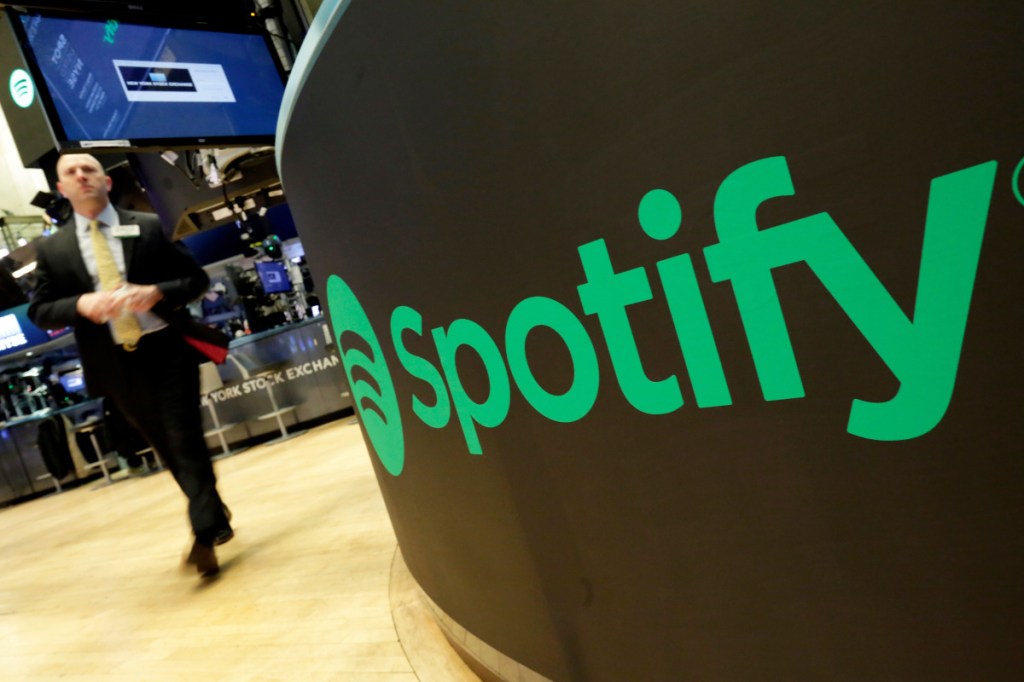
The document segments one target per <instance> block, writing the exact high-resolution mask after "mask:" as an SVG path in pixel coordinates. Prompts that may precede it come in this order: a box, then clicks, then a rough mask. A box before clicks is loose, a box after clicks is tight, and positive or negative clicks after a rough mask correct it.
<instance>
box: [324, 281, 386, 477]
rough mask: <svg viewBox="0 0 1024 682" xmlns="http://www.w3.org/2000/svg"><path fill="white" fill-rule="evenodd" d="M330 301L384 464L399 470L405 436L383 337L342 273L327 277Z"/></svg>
mask: <svg viewBox="0 0 1024 682" xmlns="http://www.w3.org/2000/svg"><path fill="white" fill-rule="evenodd" d="M327 301H328V305H329V306H330V311H331V322H333V324H334V333H335V340H336V341H337V343H338V353H339V355H340V356H341V361H342V364H343V365H344V367H345V374H346V376H347V377H348V383H349V387H350V389H351V391H352V397H353V398H354V399H355V403H356V408H357V409H358V410H359V416H360V417H361V419H362V422H363V426H364V428H365V429H366V433H367V435H368V436H369V437H370V441H371V442H372V443H373V447H374V449H375V450H376V451H377V456H378V457H379V458H380V461H381V463H382V464H383V465H384V468H385V469H387V470H388V473H390V474H392V475H393V476H397V475H398V474H400V473H402V466H403V464H404V463H405V437H404V435H403V433H402V416H401V414H400V413H399V411H398V397H397V396H396V395H395V385H394V383H393V382H392V380H391V372H390V371H388V365H387V362H385V360H384V354H383V352H382V351H381V347H380V342H379V341H378V340H377V335H376V334H375V333H374V331H373V327H371V326H370V320H369V319H367V317H366V312H365V311H364V310H363V306H362V305H361V304H360V303H359V299H357V298H356V297H355V295H354V294H353V293H352V290H351V289H350V288H349V286H348V285H347V284H346V283H345V282H344V281H343V280H342V279H341V278H340V277H336V276H331V277H330V278H329V279H328V280H327Z"/></svg>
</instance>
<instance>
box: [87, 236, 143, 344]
mask: <svg viewBox="0 0 1024 682" xmlns="http://www.w3.org/2000/svg"><path fill="white" fill-rule="evenodd" d="M89 234H90V235H92V255H93V257H94V258H95V259H96V274H97V275H98V276H99V278H100V289H102V290H103V291H114V290H116V289H117V288H118V287H120V286H121V285H122V284H124V278H123V277H121V272H120V271H119V270H118V269H117V262H116V261H115V260H114V254H113V252H112V251H111V250H110V244H108V243H107V238H106V237H105V236H103V232H102V231H101V230H100V223H99V221H98V220H90V221H89ZM110 324H111V326H112V327H113V330H114V342H115V343H119V344H121V345H122V346H124V349H125V350H135V347H136V346H137V345H138V344H139V339H141V338H142V327H140V326H139V319H138V318H137V317H135V314H134V313H131V312H129V311H127V310H126V311H124V312H122V313H121V314H120V315H118V316H117V317H115V318H114V319H113V320H111V321H110Z"/></svg>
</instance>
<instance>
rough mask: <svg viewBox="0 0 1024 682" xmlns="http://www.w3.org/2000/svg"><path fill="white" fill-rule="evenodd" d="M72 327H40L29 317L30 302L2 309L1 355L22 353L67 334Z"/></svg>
mask: <svg viewBox="0 0 1024 682" xmlns="http://www.w3.org/2000/svg"><path fill="white" fill-rule="evenodd" d="M70 331H71V328H70V327H65V328H64V329H58V330H49V329H40V328H39V327H37V326H35V325H34V324H32V322H31V321H30V320H29V319H28V303H22V304H21V305H17V306H14V307H13V308H8V309H7V310H4V311H0V357H3V356H6V355H12V354H15V353H21V352H22V351H26V350H29V349H31V348H33V347H35V346H39V345H42V344H44V343H47V342H49V341H52V340H54V339H56V338H58V337H61V336H65V335H67V334H68V333H69V332H70Z"/></svg>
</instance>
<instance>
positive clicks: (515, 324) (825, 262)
mask: <svg viewBox="0 0 1024 682" xmlns="http://www.w3.org/2000/svg"><path fill="white" fill-rule="evenodd" d="M996 165H997V164H996V162H995V161H989V162H987V163H982V164H979V165H976V166H971V167H969V168H964V169H962V170H959V171H956V172H953V173H949V174H948V175H943V176H940V177H937V178H935V179H933V180H932V182H931V188H930V192H929V197H928V208H927V214H926V216H925V221H924V223H925V224H924V245H923V248H922V253H921V262H920V265H919V270H918V286H917V298H916V300H915V302H914V307H913V311H912V313H911V314H910V315H907V314H906V313H905V312H904V311H903V310H902V309H901V307H900V306H899V304H897V303H896V301H895V300H893V298H892V296H891V295H890V294H889V292H888V290H887V289H886V288H885V286H884V285H883V284H882V283H881V282H880V281H879V279H878V278H877V277H876V276H875V274H874V272H872V270H871V268H870V267H869V266H868V264H867V263H865V262H864V260H863V258H861V256H860V254H859V253H858V252H857V250H856V249H855V248H854V246H853V245H852V244H851V243H850V241H849V240H848V239H847V238H846V236H845V235H844V234H843V232H842V230H841V229H840V228H839V225H837V224H836V222H835V221H834V220H833V219H832V217H831V216H830V215H829V214H828V213H824V212H823V213H817V214H814V215H811V216H807V217H805V218H801V219H799V220H794V221H791V222H788V223H784V224H781V225H774V226H768V227H761V226H759V225H758V223H757V211H758V207H759V206H761V204H763V203H764V202H766V201H768V200H773V199H779V198H782V197H788V196H792V195H794V193H795V189H794V186H793V181H792V178H791V176H790V172H789V166H788V164H787V163H786V159H785V158H784V157H781V156H780V157H771V158H765V159H760V160H758V161H754V162H752V163H749V164H746V165H744V166H742V167H740V168H739V169H737V170H735V171H734V172H733V173H731V174H730V175H729V176H728V177H726V178H725V180H723V181H722V184H721V185H720V186H719V188H718V191H717V193H716V195H715V201H714V224H715V229H716V232H717V235H718V240H719V241H718V243H717V244H713V245H711V246H708V247H707V248H705V249H704V250H703V258H704V261H705V262H706V264H707V268H708V271H709V273H710V275H711V280H712V282H714V283H717V284H724V283H728V284H729V285H730V286H731V288H732V293H733V295H734V297H735V299H736V305H737V308H738V310H739V313H740V317H741V319H742V323H743V328H744V332H745V336H746V341H747V344H748V345H749V348H750V352H751V355H752V357H753V361H754V369H755V371H756V373H757V378H758V380H759V382H760V385H761V391H762V395H763V397H764V399H765V400H766V401H775V400H792V399H798V398H803V397H805V393H804V387H803V381H802V378H801V376H800V369H799V365H798V362H797V358H796V355H795V353H794V350H793V346H792V344H791V343H790V339H789V331H788V329H787V327H786V321H785V318H784V316H783V304H782V301H781V300H780V298H779V295H778V293H777V291H776V288H775V282H774V279H773V274H772V273H773V271H774V270H776V269H778V268H783V267H787V266H791V265H796V264H804V265H806V266H807V267H808V268H809V269H810V270H811V272H813V274H814V275H815V277H817V279H818V281H819V282H820V283H821V285H822V286H823V287H824V288H825V290H826V291H828V293H829V294H831V296H832V298H833V299H834V300H835V302H836V303H837V304H838V305H839V307H840V308H841V309H842V310H843V312H844V313H846V315H847V316H848V317H849V318H850V321H851V322H852V323H853V325H854V326H855V327H856V328H857V330H858V331H859V332H860V333H861V334H862V335H863V336H864V338H865V339H866V340H867V342H868V343H869V344H870V345H871V347H872V348H873V349H874V350H875V352H876V353H877V354H878V357H879V359H880V360H881V361H882V362H883V363H884V364H885V365H886V366H887V367H888V368H889V370H890V371H891V372H892V374H893V375H894V376H895V377H896V379H897V380H898V382H899V389H898V390H897V391H896V393H895V395H894V396H892V397H891V398H890V399H888V400H886V401H883V402H870V401H867V400H864V399H861V398H858V397H856V396H851V403H850V415H849V421H848V423H847V431H848V432H849V433H850V434H852V435H854V436H857V437H860V438H865V439H872V440H881V441H899V440H908V439H911V438H917V437H918V436H921V435H923V434H925V433H927V432H928V431H930V430H931V429H933V428H934V427H935V426H936V425H938V423H939V422H940V421H941V420H942V418H943V416H944V415H945V413H946V409H947V408H948V406H949V402H950V399H951V398H952V395H953V388H954V384H955V381H956V374H957V368H958V366H959V362H960V351H961V347H962V344H963V338H964V331H965V328H966V324H967V313H968V310H969V308H970V303H971V295H972V292H973V289H974V280H975V274H976V271H977V266H978V258H979V255H980V251H981V243H982V236H983V235H984V232H985V225H986V222H987V220H988V210H989V204H990V201H991V197H992V191H993V187H994V182H995V174H996ZM637 218H638V222H639V225H640V228H641V229H642V231H643V232H644V233H645V234H646V236H647V237H649V238H651V239H655V240H659V241H667V240H669V239H671V238H673V237H675V236H676V234H677V233H678V232H679V230H680V227H681V226H682V209H681V207H680V205H679V202H678V201H677V200H676V198H675V197H674V196H673V195H672V194H671V193H670V192H667V191H665V190H662V189H655V190H652V191H650V192H648V193H647V194H646V195H645V196H644V197H643V198H642V199H641V200H640V203H639V207H638V212H637ZM899 227H900V228H901V229H909V228H910V226H899ZM577 252H578V257H579V263H580V266H581V269H582V272H583V275H584V281H583V282H582V283H581V284H580V285H579V286H578V287H577V295H578V301H576V300H573V301H570V302H568V303H565V302H561V301H557V300H555V299H552V298H548V297H545V296H533V297H530V298H526V299H524V300H522V301H520V302H519V303H518V304H516V305H515V306H514V307H513V308H512V310H511V311H509V314H508V319H507V322H506V324H505V329H504V330H503V336H502V337H501V338H500V340H501V341H503V343H502V344H501V345H499V343H498V341H496V340H495V338H494V336H492V333H491V332H490V331H488V330H486V329H484V328H483V327H482V326H481V325H480V324H478V323H476V322H474V321H473V320H469V319H457V320H453V321H451V322H450V323H449V324H447V325H434V326H432V328H431V329H430V338H431V339H432V341H433V345H434V348H435V350H436V357H437V362H436V363H435V362H432V361H431V360H430V359H428V358H426V357H423V356H420V355H416V354H414V353H413V352H411V351H410V350H409V348H408V347H407V345H406V343H405V339H407V338H409V336H408V335H415V336H420V337H422V336H423V334H424V333H425V332H424V321H423V317H422V315H421V314H420V313H419V312H418V311H417V310H415V309H413V308H410V307H408V306H399V307H397V308H395V309H394V311H393V312H392V314H391V321H390V332H391V342H392V344H393V348H394V352H395V355H396V356H397V358H398V361H399V362H400V363H401V365H402V368H403V369H404V370H405V371H406V372H408V373H409V374H411V375H412V376H414V377H416V378H418V379H420V380H421V381H423V382H425V384H426V385H427V386H429V394H425V395H412V396H411V402H410V405H409V407H411V411H412V413H413V414H415V415H416V417H417V418H419V419H420V420H421V421H422V422H423V423H424V424H426V425H427V426H429V427H432V428H437V429H440V428H443V427H446V426H447V425H448V424H449V422H451V420H452V416H453V413H454V416H455V419H456V420H457V422H458V424H459V427H460V428H461V430H462V433H463V436H464V439H465V442H466V448H467V450H468V451H469V452H470V453H471V454H477V455H479V454H483V446H482V444H481V442H480V430H481V429H493V428H495V427H498V426H499V425H501V424H502V423H503V422H504V420H505V418H506V417H507V416H508V412H509V409H510V405H511V395H512V389H513V386H514V387H515V388H516V389H517V390H518V391H519V392H520V393H521V394H522V396H523V398H525V399H526V401H527V402H528V403H529V404H530V405H531V406H532V407H533V409H534V410H536V411H537V413H538V414H539V415H540V416H542V417H544V418H546V419H549V420H552V421H555V422H561V423H568V422H574V421H577V420H580V419H583V418H584V417H586V415H587V414H588V413H589V412H590V410H591V409H592V408H593V406H594V404H595V402H596V400H597V396H598V393H599V391H600V390H601V389H602V383H604V384H605V390H618V391H620V392H621V394H622V396H623V397H624V398H625V400H626V401H627V402H628V403H629V404H630V405H631V406H632V407H633V408H634V409H636V410H637V411H639V412H642V413H645V414H651V415H662V414H668V413H671V412H674V411H676V410H679V409H680V408H682V407H683V396H682V390H681V388H680V386H681V384H680V382H681V381H683V380H684V379H683V378H682V377H684V376H685V378H686V379H688V380H689V382H690V385H691V387H692V389H693V394H694V398H695V402H696V408H697V409H708V408H722V407H726V406H729V405H732V396H731V393H730V391H729V382H728V379H727V376H726V372H725V368H724V367H723V364H722V361H721V359H720V357H719V352H718V345H717V341H716V339H715V335H714V330H713V329H712V327H711V323H710V320H709V316H708V313H707V308H706V307H705V304H704V298H703V296H702V294H701V290H700V286H699V284H698V281H697V276H696V272H695V270H694V266H693V256H691V255H690V254H687V253H680V254H676V255H672V256H669V257H667V258H664V259H663V260H660V261H658V262H656V263H654V264H653V266H651V267H638V268H632V269H629V270H622V271H617V270H616V268H615V264H614V259H613V255H612V254H611V253H610V252H609V249H608V244H607V243H606V242H605V240H604V239H598V240H596V241H592V242H589V243H587V244H583V245H581V246H579V247H578V249H577ZM652 277H657V278H658V280H660V285H661V286H660V290H661V291H662V292H664V300H662V301H659V302H657V304H659V305H661V306H662V307H663V309H664V310H665V312H666V314H667V315H668V317H669V318H670V319H671V323H672V328H673V329H674V331H675V336H676V341H677V342H678V346H679V351H680V357H681V360H682V365H681V366H680V368H679V369H680V371H679V372H678V373H677V374H672V375H669V376H666V377H660V378H651V377H649V376H648V374H647V372H646V371H645V368H644V362H643V357H641V354H640V351H639V347H638V344H637V341H636V338H635V336H634V334H633V329H632V327H631V324H630V319H629V313H630V307H631V306H635V305H638V304H641V303H645V302H650V301H654V291H655V288H653V287H652V286H651V279H652ZM328 299H329V304H330V312H331V317H332V320H333V321H334V327H335V331H336V333H338V335H339V337H338V342H339V348H341V350H342V360H343V361H344V362H345V367H346V372H348V374H349V381H350V383H351V384H352V387H353V392H354V394H355V395H356V398H357V407H358V409H359V412H360V414H361V415H362V417H363V422H364V424H365V425H366V431H367V433H368V435H369V437H370V439H371V441H372V442H373V446H374V448H375V449H376V451H377V454H378V456H379V457H380V458H381V461H382V462H383V463H384V465H385V467H386V468H387V469H388V471H390V472H391V473H392V474H396V475H397V474H398V473H399V472H400V471H401V468H402V462H403V460H404V442H403V438H402V432H401V422H400V419H399V408H398V401H397V398H396V396H395V391H394V387H393V384H392V381H391V375H390V373H389V372H388V369H387V366H386V364H385V361H384V358H383V355H382V353H381V349H380V345H379V343H378V342H377V337H376V335H375V334H374V332H373V330H372V328H371V327H370V323H369V320H368V319H367V317H366V314H365V313H364V312H363V309H362V307H361V306H360V305H359V302H358V301H357V300H356V297H355V295H354V294H353V293H352V291H351V290H350V289H349V287H348V286H347V285H346V284H345V283H344V281H342V280H341V278H339V277H337V276H332V277H331V280H330V282H329V286H328ZM580 313H582V314H584V315H588V316H591V318H592V319H594V320H595V321H596V324H597V327H598V328H599V330H600V335H601V337H600V339H598V340H597V342H596V343H595V339H593V338H591V336H590V334H589V333H588V332H587V330H586V328H585V327H584V325H583V323H582V322H581V321H580ZM541 327H543V328H546V329H548V330H550V331H553V332H554V333H555V334H556V335H557V336H558V337H559V338H560V339H561V342H562V343H563V344H564V345H565V347H566V348H567V349H568V352H569V357H570V359H571V362H572V370H573V374H572V376H573V379H572V382H571V385H570V386H569V388H568V389H567V390H564V391H563V392H558V393H556V392H552V391H550V390H548V389H547V388H545V386H544V378H543V377H538V376H536V375H535V374H534V371H533V369H532V367H531V365H530V358H529V356H528V354H527V352H526V341H527V338H528V337H529V335H530V334H531V333H532V332H533V331H534V330H535V329H538V328H541ZM346 337H350V338H351V339H353V340H352V341H348V342H347V343H346ZM356 338H358V339H360V341H359V342H356V341H355V339H356ZM597 343H600V344H602V345H603V348H604V350H605V351H607V354H608V357H609V358H610V360H611V366H612V373H613V375H614V376H613V377H607V378H606V377H601V375H600V370H599V365H598V359H597V358H598V355H597V349H598V346H597ZM460 352H463V353H465V352H471V353H473V354H475V355H476V356H477V357H478V358H479V360H480V361H481V363H482V364H483V367H484V371H485V372H486V375H487V385H488V386H489V390H488V394H487V395H486V397H484V398H483V399H475V398H473V397H471V396H470V395H469V394H468V393H467V392H466V391H465V389H464V388H463V382H462V379H461V377H460V375H459V367H458V365H457V364H456V356H457V355H458V354H459V353H460ZM613 384H614V386H615V388H614V389H613V388H612V385H613Z"/></svg>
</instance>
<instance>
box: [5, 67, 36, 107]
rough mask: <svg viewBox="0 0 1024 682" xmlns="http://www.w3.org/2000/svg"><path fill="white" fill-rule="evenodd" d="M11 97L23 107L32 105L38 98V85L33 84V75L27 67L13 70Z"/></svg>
mask: <svg viewBox="0 0 1024 682" xmlns="http://www.w3.org/2000/svg"><path fill="white" fill-rule="evenodd" d="M10 88H11V99H13V100H14V103H15V104H17V105H18V106H19V107H21V108H22V109H27V108H29V107H30V106H32V102H33V101H34V100H35V98H36V87H35V85H33V84H32V76H30V75H28V71H26V70H25V69H15V70H14V71H12V72H11V80H10Z"/></svg>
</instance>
